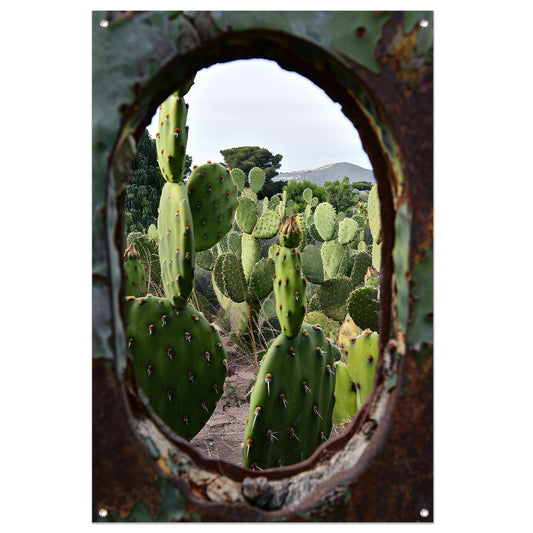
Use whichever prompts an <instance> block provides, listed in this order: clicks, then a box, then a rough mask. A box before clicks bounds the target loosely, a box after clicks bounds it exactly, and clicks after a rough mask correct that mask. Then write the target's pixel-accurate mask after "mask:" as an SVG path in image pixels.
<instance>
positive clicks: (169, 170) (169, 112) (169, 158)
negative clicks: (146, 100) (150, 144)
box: [155, 92, 188, 183]
mask: <svg viewBox="0 0 533 533" xmlns="http://www.w3.org/2000/svg"><path fill="white" fill-rule="evenodd" d="M187 110H188V105H187V104H186V103H185V100H184V99H183V96H180V95H179V94H178V92H175V93H173V94H171V95H170V96H169V97H168V98H167V99H166V100H165V101H164V102H163V103H162V104H161V105H160V107H159V126H158V132H157V133H156V136H155V144H156V149H157V161H158V163H159V168H160V170H161V173H162V174H163V176H164V178H165V180H166V181H168V182H172V183H177V182H179V181H181V180H182V179H183V172H184V170H185V155H186V149H187V139H188V126H186V122H187Z"/></svg>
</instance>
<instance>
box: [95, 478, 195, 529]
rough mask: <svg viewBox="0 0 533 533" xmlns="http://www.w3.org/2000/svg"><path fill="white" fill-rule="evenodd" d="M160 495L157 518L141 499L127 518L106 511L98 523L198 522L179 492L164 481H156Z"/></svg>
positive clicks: (114, 511) (112, 511)
mask: <svg viewBox="0 0 533 533" xmlns="http://www.w3.org/2000/svg"><path fill="white" fill-rule="evenodd" d="M157 485H158V487H159V492H160V494H161V508H160V510H159V514H158V515H157V516H155V517H154V516H152V514H151V513H150V511H149V510H148V507H147V506H146V504H145V503H144V501H143V500H142V499H139V501H137V503H135V505H134V506H133V507H132V508H131V511H130V513H129V514H128V516H126V517H124V518H121V517H120V515H119V514H118V512H117V511H116V510H115V509H106V510H107V515H106V516H99V517H98V522H184V521H191V520H192V521H194V522H197V521H199V518H200V517H199V515H198V514H197V513H188V512H187V509H186V507H185V500H184V499H183V496H182V495H181V494H180V492H179V490H178V489H177V488H176V487H174V486H173V485H171V484H170V483H168V482H167V481H166V480H165V479H163V478H161V477H160V478H159V479H158V480H157Z"/></svg>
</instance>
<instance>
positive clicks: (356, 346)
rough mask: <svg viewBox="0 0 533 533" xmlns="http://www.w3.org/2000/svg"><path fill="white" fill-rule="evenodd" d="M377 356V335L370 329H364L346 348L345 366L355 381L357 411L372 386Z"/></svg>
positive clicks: (368, 394)
mask: <svg viewBox="0 0 533 533" xmlns="http://www.w3.org/2000/svg"><path fill="white" fill-rule="evenodd" d="M378 356H379V335H378V334H377V333H375V332H373V331H372V330H371V329H366V330H365V331H364V332H363V333H362V334H361V335H359V336H358V337H357V339H356V340H355V341H354V342H352V343H351V344H350V347H349V348H348V354H347V355H346V366H347V367H348V372H349V373H350V376H351V378H352V381H353V382H354V383H355V389H356V390H355V394H356V407H357V411H358V410H359V409H361V407H362V405H363V404H364V403H365V402H366V400H367V398H368V397H369V396H370V393H371V392H372V389H373V388H374V377H375V374H376V365H377V362H378Z"/></svg>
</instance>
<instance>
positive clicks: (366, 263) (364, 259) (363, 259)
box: [350, 252, 372, 288]
mask: <svg viewBox="0 0 533 533" xmlns="http://www.w3.org/2000/svg"><path fill="white" fill-rule="evenodd" d="M370 266H372V257H371V255H370V254H369V253H367V252H356V254H355V257H354V261H353V267H352V273H351V276H350V279H351V280H352V284H353V286H354V287H355V288H358V287H362V286H363V285H364V284H365V276H366V272H367V270H368V267H370Z"/></svg>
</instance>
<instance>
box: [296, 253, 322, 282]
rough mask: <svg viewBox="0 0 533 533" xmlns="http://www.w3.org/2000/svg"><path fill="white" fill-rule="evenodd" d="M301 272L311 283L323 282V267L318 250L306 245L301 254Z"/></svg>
mask: <svg viewBox="0 0 533 533" xmlns="http://www.w3.org/2000/svg"><path fill="white" fill-rule="evenodd" d="M301 259H302V272H303V274H304V276H305V277H306V278H307V279H308V280H309V281H310V282H311V283H323V282H324V267H323V264H322V255H321V253H320V248H319V247H318V246H314V245H312V244H308V245H307V246H306V247H305V248H304V249H303V251H302V253H301Z"/></svg>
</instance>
